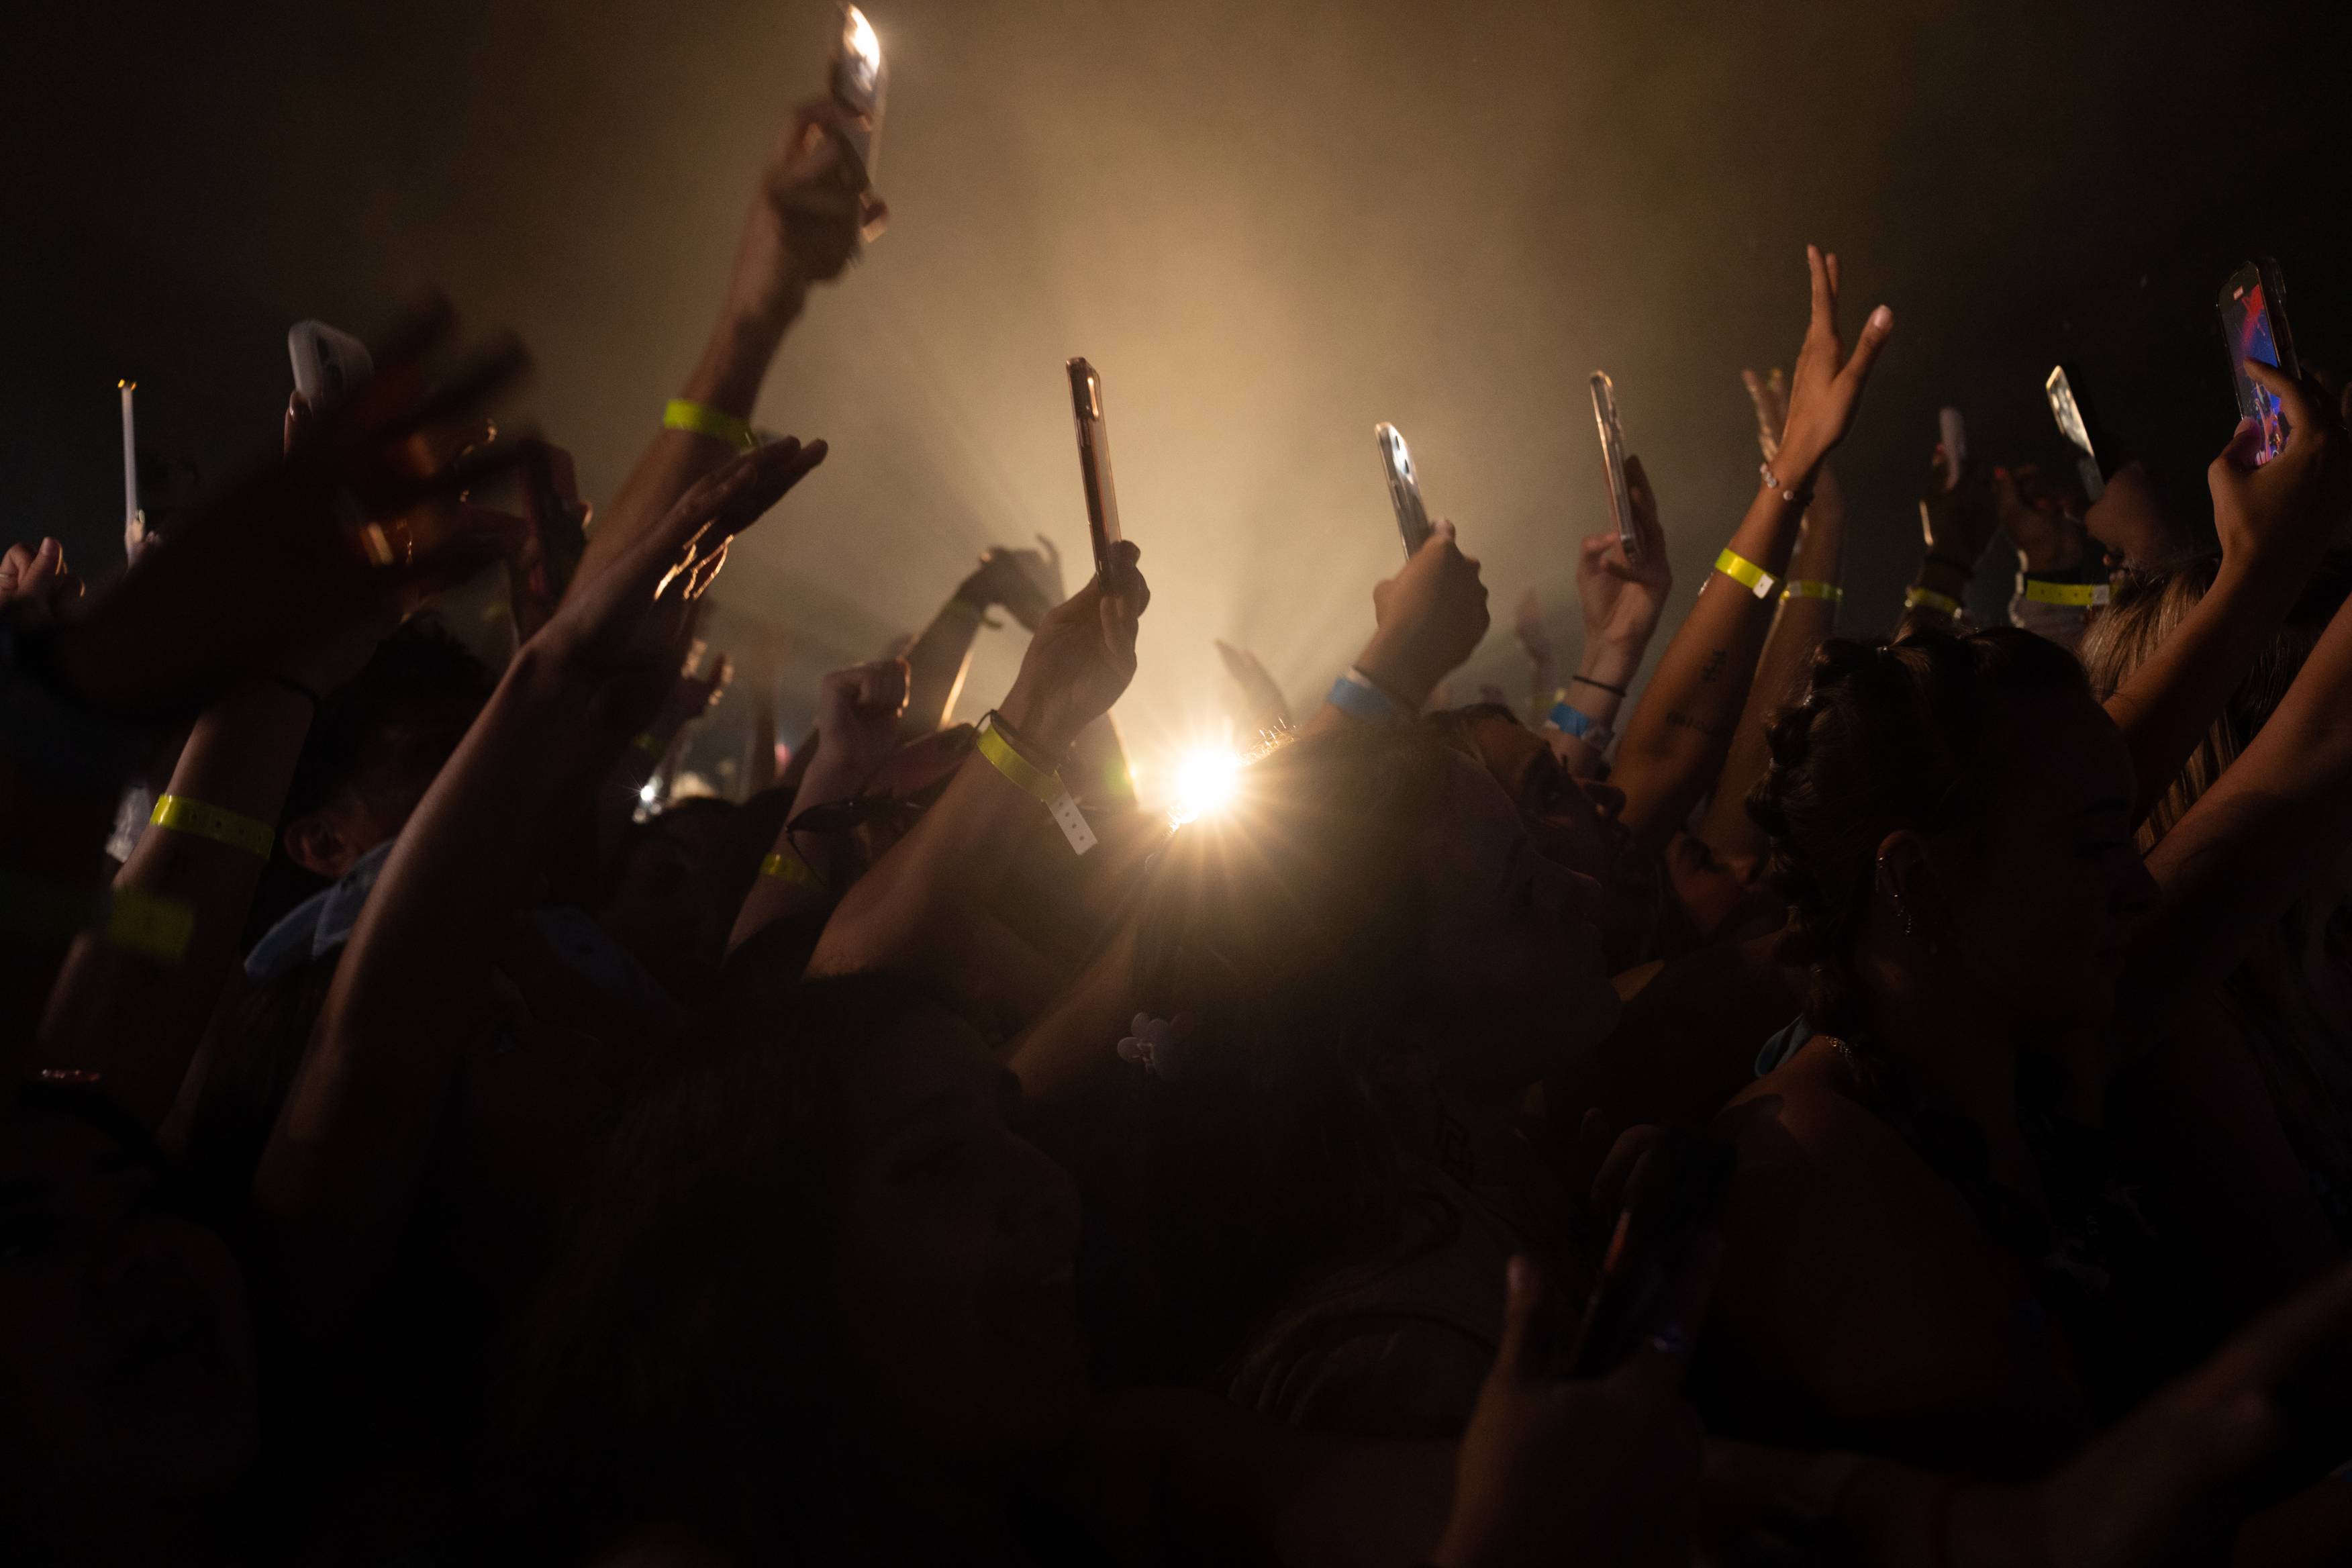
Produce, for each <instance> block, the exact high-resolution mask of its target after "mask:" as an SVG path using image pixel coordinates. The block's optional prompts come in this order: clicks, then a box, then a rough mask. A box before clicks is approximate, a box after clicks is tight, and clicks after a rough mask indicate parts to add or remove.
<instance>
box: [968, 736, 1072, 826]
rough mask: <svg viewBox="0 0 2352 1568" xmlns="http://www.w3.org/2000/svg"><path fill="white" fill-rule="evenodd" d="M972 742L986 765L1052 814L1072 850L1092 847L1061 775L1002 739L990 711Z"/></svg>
mask: <svg viewBox="0 0 2352 1568" xmlns="http://www.w3.org/2000/svg"><path fill="white" fill-rule="evenodd" d="M972 743H973V745H974V746H975V747H977V748H978V750H979V752H980V754H981V755H982V756H983V757H986V758H987V759H988V764H989V766H991V767H992V768H994V769H995V770H996V771H997V772H998V773H1003V775H1004V776H1005V777H1006V778H1008V779H1011V780H1012V781H1013V783H1014V784H1019V785H1020V786H1021V787H1022V788H1023V789H1024V790H1025V791H1027V792H1028V793H1029V794H1030V795H1034V796H1035V797H1036V798H1037V799H1038V800H1039V801H1041V802H1043V803H1044V804H1045V809H1046V810H1047V811H1048V812H1050V813H1052V815H1053V818H1054V826H1056V827H1058V828H1060V829H1061V830H1062V837H1065V838H1066V839H1068V840H1069V841H1070V848H1071V850H1072V852H1073V853H1076V854H1079V855H1083V854H1085V853H1086V852H1087V850H1089V849H1091V848H1093V847H1095V832H1094V829H1093V828H1092V827H1090V826H1087V819H1086V816H1085V814H1084V813H1082V812H1080V811H1079V810H1078V803H1077V802H1076V801H1075V800H1073V799H1071V798H1070V792H1069V790H1068V788H1067V787H1066V786H1065V785H1064V784H1063V783H1062V777H1061V775H1060V774H1059V773H1047V772H1046V771H1045V769H1043V768H1041V767H1039V766H1038V765H1037V764H1036V763H1033V762H1031V761H1030V760H1029V759H1028V758H1026V757H1024V756H1023V755H1022V754H1021V753H1020V752H1017V751H1015V750H1013V742H1010V741H1008V740H1006V739H1005V738H1004V731H1003V729H1001V728H1000V727H999V725H998V723H997V719H996V715H995V714H994V713H989V714H986V715H984V716H983V717H982V719H981V721H980V729H979V731H978V732H977V733H976V734H975V735H974V737H973V741H972Z"/></svg>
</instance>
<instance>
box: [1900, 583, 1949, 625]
mask: <svg viewBox="0 0 2352 1568" xmlns="http://www.w3.org/2000/svg"><path fill="white" fill-rule="evenodd" d="M1903 607H1904V608H1905V609H1906V610H1921V609H1926V610H1933V611H1935V612H1936V613H1937V615H1942V616H1951V617H1952V618H1953V619H1954V620H1958V619H1959V618H1960V602H1959V601H1958V599H1955V598H1953V597H1952V596H1951V595H1949V594H1938V593H1937V592H1936V590H1935V589H1933V588H1922V587H1920V586H1919V585H1918V584H1916V583H1915V584H1912V585H1911V586H1910V587H1908V588H1906V589H1904V590H1903Z"/></svg>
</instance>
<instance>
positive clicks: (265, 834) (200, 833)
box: [147, 795, 278, 860]
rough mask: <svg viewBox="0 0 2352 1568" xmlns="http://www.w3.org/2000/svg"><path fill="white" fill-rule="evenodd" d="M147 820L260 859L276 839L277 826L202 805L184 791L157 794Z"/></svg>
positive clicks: (213, 806) (267, 855)
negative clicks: (153, 807)
mask: <svg viewBox="0 0 2352 1568" xmlns="http://www.w3.org/2000/svg"><path fill="white" fill-rule="evenodd" d="M147 820H148V821H149V822H150V823H151V824H152V825H153V826H157V827H168V828H170V829H171V830H172V831H173V832H174V833H187V834H193V835H194V836H195V837H198V838H209V839H211V840H212V841H213V842H214V843H215V844H226V845H227V846H228V847H230V848H232V849H242V850H244V851H245V852H246V853H247V854H248V855H252V856H257V857H258V858H261V859H264V860H267V859H268V858H269V849H270V846H271V845H273V844H275V843H277V841H278V830H277V829H276V828H274V827H272V826H269V824H268V823H266V822H263V821H260V820H259V819H258V818H256V817H251V816H242V815H240V814H239V813H237V812H234V811H224V810H223V809H221V808H220V807H219V806H217V805H205V803H204V802H203V801H200V800H190V799H189V798H188V797H187V796H186V795H157V796H156V797H155V810H154V813H153V815H152V816H149V817H148V818H147Z"/></svg>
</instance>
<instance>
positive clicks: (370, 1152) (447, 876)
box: [255, 441, 822, 1329]
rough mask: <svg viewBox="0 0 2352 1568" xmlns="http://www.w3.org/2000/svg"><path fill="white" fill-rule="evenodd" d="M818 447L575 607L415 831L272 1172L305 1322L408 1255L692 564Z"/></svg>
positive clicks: (669, 528) (604, 578) (496, 695)
mask: <svg viewBox="0 0 2352 1568" xmlns="http://www.w3.org/2000/svg"><path fill="white" fill-rule="evenodd" d="M821 452H822V447H809V448H806V449H803V448H802V447H799V445H798V444H797V443H795V442H790V441H784V442H778V443H775V444H773V445H771V446H767V447H761V449H759V450H758V451H756V452H751V453H747V454H744V455H742V456H740V458H737V459H736V460H735V461H734V462H732V463H730V464H729V465H728V467H727V468H724V469H722V470H721V471H720V472H719V473H718V474H715V475H713V476H711V478H709V479H706V480H704V481H702V482H701V483H699V484H698V485H696V486H695V487H694V488H693V489H691V490H689V491H688V493H687V494H686V495H685V496H684V497H682V498H681V499H680V500H679V501H678V504H677V505H676V506H674V507H672V508H671V509H670V511H669V513H668V514H667V516H666V517H665V518H664V519H663V521H662V524H661V526H660V527H659V528H658V529H656V530H654V531H651V532H648V533H646V534H642V535H640V536H639V537H638V539H637V541H636V542H635V545H634V546H633V547H632V548H631V550H630V552H629V553H628V554H627V555H626V556H625V557H624V558H623V559H622V560H621V561H619V562H618V563H615V564H614V567H613V569H612V570H611V571H609V572H607V573H605V574H603V575H601V576H599V577H597V578H596V579H594V580H593V581H591V582H587V583H583V584H580V585H579V586H578V587H577V588H576V589H575V591H573V592H572V593H569V594H567V595H564V598H563V602H562V605H560V606H558V608H557V610H556V612H555V615H554V616H552V617H551V619H550V620H549V621H548V623H547V624H546V626H543V627H541V630H540V631H539V633H538V634H537V635H536V636H534V637H532V638H531V639H530V642H528V643H526V644H524V645H523V647H522V648H521V649H520V651H519V652H518V653H517V654H516V656H515V658H514V659H513V661H512V662H511V663H509V665H508V667H507V670H506V673H505V675H504V677H503V678H502V679H500V681H499V686H498V689H497V690H496V691H495V692H493V693H492V695H491V697H490V700H489V702H488V704H487V705H486V706H485V707H484V708H483V710H482V711H481V714H480V716H479V717H478V718H477V719H476V721H475V722H474V724H473V726H472V727H471V728H470V729H468V730H467V732H466V737H465V739H464V740H463V741H462V742H459V744H458V747H457V751H456V752H455V753H453V754H452V756H451V757H450V759H449V761H448V763H446V765H445V766H444V767H443V768H442V770H441V772H440V773H439V774H438V775H437V776H436V778H435V779H434V781H433V784H432V786H431V787H430V788H429V789H427V790H426V792H425V798H424V799H423V800H422V801H421V802H419V803H418V805H417V807H416V810H415V813H414V814H413V815H412V816H410V817H409V820H408V823H407V825H406V826H404V828H403V829H402V830H401V834H400V837H399V839H398V841H397V842H396V844H395V846H394V849H393V851H392V853H391V855H390V856H389V857H388V858H386V859H385V861H384V863H383V870H382V871H381V873H380V874H379V875H378V878H377V880H376V884H375V888H374V890H373V893H372V894H371V895H370V897H369V899H368V900H367V903H366V906H365V908H364V909H363V910H362V911H361V913H360V917H359V920H358V922H357V923H356V924H355V925H354V926H353V927H352V935H351V941H350V943H349V945H348V947H347V948H346V949H345V951H344V954H343V958H342V961H341V963H340V964H339V965H338V967H337V969H336V972H335V978H334V983H333V984H332V987H331V989H330V990H329V992H328V994H327V999H326V1003H325V1005H324V1007H323V1008H322V1010H321V1012H320V1017H319V1023H318V1027H317V1031H316V1034H315V1036H314V1037H313V1038H312V1040H311V1042H310V1050H309V1051H308V1053H307V1054H306V1055H305V1056H304V1057H303V1058H302V1061H301V1065H300V1066H299V1068H298V1069H297V1070H296V1073H295V1077H294V1081H293V1084H292V1087H291V1089H289V1092H288V1095H287V1099H286V1104H285V1109H284V1110H283V1112H282V1113H281V1114H280V1115H279V1117H278V1124H277V1126H276V1128H275V1129H274V1130H273V1131H272V1132H271V1135H270V1139H269V1142H268V1147H267V1149H266V1150H265V1151H264V1152H263V1155H262V1159H261V1163H260V1166H259V1169H258V1171H257V1173H256V1176H255V1193H256V1197H257V1201H258V1202H259V1204H260V1205H261V1208H262V1210H263V1212H264V1213H265V1214H266V1215H268V1218H269V1219H270V1220H271V1221H272V1222H273V1223H274V1225H275V1226H276V1228H277V1230H278V1241H279V1243H280V1245H281V1247H282V1248H283V1251H282V1254H281V1256H282V1257H283V1258H284V1259H285V1261H286V1277H287V1283H288V1289H289V1296H290V1297H291V1298H292V1299H293V1300H295V1301H296V1302H297V1303H298V1306H297V1309H296V1315H297V1317H298V1318H299V1319H300V1321H303V1322H305V1323H309V1324H315V1325H319V1326H320V1328H322V1329H323V1328H325V1327H326V1326H328V1325H331V1324H333V1323H336V1322H339V1321H344V1319H345V1318H346V1316H347V1314H348V1310H349V1309H350V1307H351V1305H352V1302H353V1301H354V1300H358V1299H360V1298H362V1297H363V1296H364V1295H365V1294H366V1293H367V1292H368V1291H369V1290H371V1289H373V1287H374V1284H375V1281H376V1271H378V1270H380V1269H381V1268H384V1267H386V1266H387V1265H388V1261H389V1259H390V1258H391V1257H392V1256H393V1253H394V1249H393V1248H392V1247H390V1246H389V1245H388V1243H387V1239H386V1238H387V1237H388V1236H390V1235H391V1234H392V1233H394V1231H395V1230H396V1229H397V1228H398V1227H399V1226H402V1225H404V1224H405V1223H407V1222H408V1220H409V1217H410V1215H409V1208H410V1204H411V1202H412V1200H413V1199H414V1197H415V1190H416V1182H417V1179H418V1176H419V1174H420V1173H421V1171H422V1170H423V1169H424V1166H425V1162H426V1160H427V1157H428V1155H429V1152H430V1150H431V1147H432V1144H433V1142H434V1136H435V1131H436V1128H437V1127H438V1126H439V1125H440V1113H441V1110H442V1108H443V1107H444V1106H445V1105H446V1099H447V1095H448V1091H449V1086H450V1083H451V1081H452V1078H453V1075H454V1074H455V1073H456V1071H457V1063H458V1059H459V1055H460V1052H461V1051H462V1050H464V1049H465V1048H466V1047H468V1046H469V1045H471V1044H472V1043H473V1042H474V1040H475V1039H476V1038H477V1037H478V1032H479V1029H480V1026H481V1022H482V1019H483V1018H484V1016H485V1014H486V1012H487V1011H488V1008H489V1006H490V1005H491V997H492V995H493V979H492V974H493V966H494V963H496V961H497V958H498V956H499V953H500V952H501V951H502V949H503V948H504V947H505V946H506V942H507V939H508V937H509V933H510V931H512V929H513V923H514V921H515V918H516V917H517V916H518V915H519V914H520V913H521V912H522V911H523V910H525V909H527V908H528V907H529V906H530V903H531V902H532V901H534V900H536V899H537V898H538V897H539V896H540V889H541V883H542V878H543V875H544V872H545V870H546V867H547V857H546V853H545V851H546V848H547V846H548V842H549V837H550V833H551V829H552V828H554V827H556V826H560V825H561V821H562V816H563V815H564V814H563V811H562V807H563V806H564V805H565V804H566V800H565V796H566V795H567V793H569V792H572V791H581V792H583V794H584V791H585V787H586V786H585V785H584V784H583V782H582V781H583V779H585V778H589V777H593V776H594V773H595V772H597V771H600V768H601V764H602V763H604V762H609V760H610V757H611V755H612V753H614V752H618V751H619V750H621V749H622V748H624V747H625V746H626V745H627V744H628V741H629V737H630V736H632V735H634V734H636V733H639V732H641V731H643V729H644V728H645V725H646V721H647V720H648V719H649V718H650V717H651V715H652V713H653V710H655V708H656V707H657V706H658V705H659V704H660V703H661V701H662V700H663V699H664V697H665V696H666V695H667V692H668V691H669V689H670V688H671V686H672V684H673V683H674V681H675V679H676V674H677V652H676V649H677V633H678V631H679V629H680V627H679V622H680V621H681V619H682V616H681V610H682V608H683V606H684V605H685V604H686V602H687V601H688V595H690V594H692V593H694V592H696V591H697V589H698V586H699V584H700V583H701V582H702V581H703V579H702V578H701V577H700V576H699V575H698V574H689V573H688V572H686V571H684V570H680V569H679V566H678V563H679V562H680V559H681V557H683V556H687V555H688V552H692V551H693V550H694V548H695V542H697V541H698V540H701V539H704V538H706V537H707V536H708V535H711V534H718V533H722V532H723V533H732V532H734V531H738V530H740V529H742V528H745V527H748V526H750V525H751V523H752V522H754V521H757V520H758V518H759V517H760V516H761V514H762V513H764V512H765V511H767V510H768V509H769V508H770V507H772V506H773V505H774V504H775V502H776V501H777V500H779V499H780V498H781V497H782V495H783V493H784V491H786V490H787V489H790V488H791V487H792V486H793V484H794V483H796V482H797V481H798V480H799V479H801V477H802V476H803V474H805V473H807V472H808V470H809V469H810V468H814V466H815V462H816V460H817V455H818V454H821ZM583 756H586V757H588V758H589V759H591V760H592V761H593V762H595V763H598V766H597V767H583V762H582V759H583Z"/></svg>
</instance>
